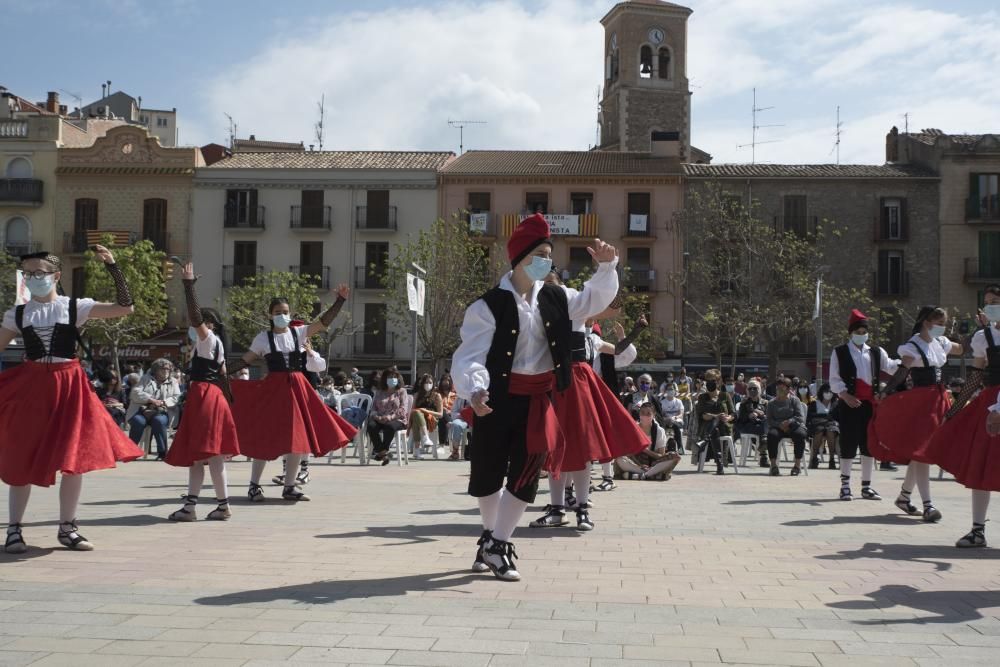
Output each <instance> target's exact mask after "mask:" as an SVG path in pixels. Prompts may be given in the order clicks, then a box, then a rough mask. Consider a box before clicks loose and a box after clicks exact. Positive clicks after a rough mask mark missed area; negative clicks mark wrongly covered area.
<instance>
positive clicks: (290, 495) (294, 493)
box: [281, 486, 312, 502]
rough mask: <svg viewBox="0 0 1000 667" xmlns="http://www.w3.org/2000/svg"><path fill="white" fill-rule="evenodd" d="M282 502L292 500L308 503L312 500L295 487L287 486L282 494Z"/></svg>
mask: <svg viewBox="0 0 1000 667" xmlns="http://www.w3.org/2000/svg"><path fill="white" fill-rule="evenodd" d="M281 499H282V500H291V501H293V502H307V501H309V500H312V498H310V497H309V496H307V495H306V494H304V493H302V492H301V491H299V490H298V489H297V488H295V487H294V486H286V487H285V490H284V491H283V492H282V494H281Z"/></svg>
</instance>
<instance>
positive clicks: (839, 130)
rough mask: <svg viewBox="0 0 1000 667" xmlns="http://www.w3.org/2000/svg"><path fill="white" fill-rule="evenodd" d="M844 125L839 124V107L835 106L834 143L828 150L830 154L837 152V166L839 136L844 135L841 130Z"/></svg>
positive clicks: (838, 162)
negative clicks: (835, 125)
mask: <svg viewBox="0 0 1000 667" xmlns="http://www.w3.org/2000/svg"><path fill="white" fill-rule="evenodd" d="M843 127H844V124H843V123H841V122H840V105H839V104H838V105H837V129H836V131H834V133H833V136H835V137H836V141H834V142H833V148H831V149H830V153H833V152H834V151H837V164H840V135H842V134H843V133H844V130H843V129H841V128H843Z"/></svg>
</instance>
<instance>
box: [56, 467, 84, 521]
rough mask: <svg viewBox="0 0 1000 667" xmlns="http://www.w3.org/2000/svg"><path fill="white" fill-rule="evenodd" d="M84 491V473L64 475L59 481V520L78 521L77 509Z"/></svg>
mask: <svg viewBox="0 0 1000 667" xmlns="http://www.w3.org/2000/svg"><path fill="white" fill-rule="evenodd" d="M82 491H83V475H63V476H62V482H60V483H59V521H60V523H68V522H70V521H76V510H77V507H79V505H80V493H81V492H82Z"/></svg>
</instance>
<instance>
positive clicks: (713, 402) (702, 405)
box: [694, 380, 734, 475]
mask: <svg viewBox="0 0 1000 667" xmlns="http://www.w3.org/2000/svg"><path fill="white" fill-rule="evenodd" d="M705 389H706V391H705V393H704V394H702V395H701V396H699V397H698V400H697V402H696V403H695V408H694V409H695V414H696V416H697V419H698V425H699V429H698V437H699V439H700V440H701V441H702V446H708V447H709V450H708V456H707V457H706V458H708V459H712V460H714V461H715V466H716V468H715V474H716V475H722V474H724V473H725V471H724V470H723V467H724V466H725V464H726V461H725V460H724V457H723V456H722V441H721V440H720V438H722V437H723V436H728V435H729V434H730V432H731V431H730V426H729V425H730V423H732V422H733V420H734V418H733V414H732V412H730V409H729V402H728V401H727V400H726V397H725V396H724V395H723V394H722V392H721V391H720V389H719V385H718V382H716V381H715V380H708V381H706V383H705Z"/></svg>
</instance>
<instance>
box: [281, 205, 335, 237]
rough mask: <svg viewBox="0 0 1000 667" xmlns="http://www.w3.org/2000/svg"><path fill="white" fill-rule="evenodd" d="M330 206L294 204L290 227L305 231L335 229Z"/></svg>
mask: <svg viewBox="0 0 1000 667" xmlns="http://www.w3.org/2000/svg"><path fill="white" fill-rule="evenodd" d="M331 211H332V208H331V207H330V206H293V207H292V216H291V219H290V221H289V227H291V228H292V229H301V230H304V231H314V232H324V231H326V232H328V231H330V230H331V229H333V215H332V213H331Z"/></svg>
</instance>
